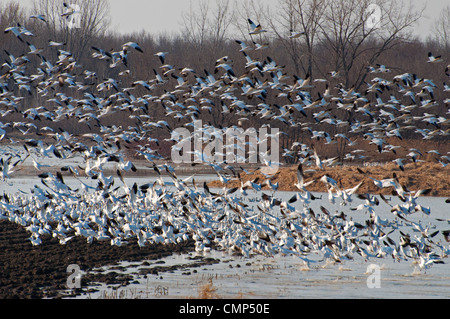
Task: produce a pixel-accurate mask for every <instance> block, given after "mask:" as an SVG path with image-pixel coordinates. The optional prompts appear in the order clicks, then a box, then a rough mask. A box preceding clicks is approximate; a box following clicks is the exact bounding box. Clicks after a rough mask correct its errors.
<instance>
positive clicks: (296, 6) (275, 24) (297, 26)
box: [267, 0, 325, 76]
mask: <svg viewBox="0 0 450 319" xmlns="http://www.w3.org/2000/svg"><path fill="white" fill-rule="evenodd" d="M279 4H280V10H279V15H273V14H269V15H268V16H267V19H268V21H269V25H270V27H271V28H272V30H273V31H274V33H275V35H276V40H277V41H278V42H279V43H281V44H282V45H283V47H284V48H285V49H286V51H287V53H288V54H289V56H290V59H291V61H292V63H293V65H294V70H295V72H296V73H299V72H300V70H302V71H303V72H304V73H306V74H309V75H310V76H312V73H313V65H314V63H315V62H314V47H315V44H316V40H317V39H318V31H319V25H320V22H321V18H322V16H323V13H324V9H325V3H324V0H280V2H279Z"/></svg>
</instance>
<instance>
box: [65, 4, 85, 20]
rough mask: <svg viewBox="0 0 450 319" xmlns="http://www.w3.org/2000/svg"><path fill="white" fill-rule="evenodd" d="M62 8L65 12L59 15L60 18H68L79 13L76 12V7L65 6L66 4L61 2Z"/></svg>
mask: <svg viewBox="0 0 450 319" xmlns="http://www.w3.org/2000/svg"><path fill="white" fill-rule="evenodd" d="M63 6H64V8H65V10H64V12H63V13H62V14H61V17H66V18H69V17H70V16H71V15H73V14H75V13H81V12H80V11H77V10H76V7H75V6H74V5H72V4H67V3H66V2H63Z"/></svg>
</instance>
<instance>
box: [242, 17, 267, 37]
mask: <svg viewBox="0 0 450 319" xmlns="http://www.w3.org/2000/svg"><path fill="white" fill-rule="evenodd" d="M247 21H248V23H249V25H250V29H251V31H250V32H249V33H248V34H250V35H256V34H260V33H264V32H267V30H264V29H263V28H262V27H261V24H258V25H256V24H255V23H254V22H253V21H252V20H251V19H247Z"/></svg>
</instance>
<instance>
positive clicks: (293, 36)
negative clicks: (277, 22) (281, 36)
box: [289, 29, 305, 39]
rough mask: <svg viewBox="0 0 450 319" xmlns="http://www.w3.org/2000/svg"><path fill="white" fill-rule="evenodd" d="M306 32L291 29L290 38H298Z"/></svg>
mask: <svg viewBox="0 0 450 319" xmlns="http://www.w3.org/2000/svg"><path fill="white" fill-rule="evenodd" d="M304 34H305V31H301V32H297V31H294V30H292V29H291V30H290V35H289V39H297V38H300V37H301V36H302V35H304Z"/></svg>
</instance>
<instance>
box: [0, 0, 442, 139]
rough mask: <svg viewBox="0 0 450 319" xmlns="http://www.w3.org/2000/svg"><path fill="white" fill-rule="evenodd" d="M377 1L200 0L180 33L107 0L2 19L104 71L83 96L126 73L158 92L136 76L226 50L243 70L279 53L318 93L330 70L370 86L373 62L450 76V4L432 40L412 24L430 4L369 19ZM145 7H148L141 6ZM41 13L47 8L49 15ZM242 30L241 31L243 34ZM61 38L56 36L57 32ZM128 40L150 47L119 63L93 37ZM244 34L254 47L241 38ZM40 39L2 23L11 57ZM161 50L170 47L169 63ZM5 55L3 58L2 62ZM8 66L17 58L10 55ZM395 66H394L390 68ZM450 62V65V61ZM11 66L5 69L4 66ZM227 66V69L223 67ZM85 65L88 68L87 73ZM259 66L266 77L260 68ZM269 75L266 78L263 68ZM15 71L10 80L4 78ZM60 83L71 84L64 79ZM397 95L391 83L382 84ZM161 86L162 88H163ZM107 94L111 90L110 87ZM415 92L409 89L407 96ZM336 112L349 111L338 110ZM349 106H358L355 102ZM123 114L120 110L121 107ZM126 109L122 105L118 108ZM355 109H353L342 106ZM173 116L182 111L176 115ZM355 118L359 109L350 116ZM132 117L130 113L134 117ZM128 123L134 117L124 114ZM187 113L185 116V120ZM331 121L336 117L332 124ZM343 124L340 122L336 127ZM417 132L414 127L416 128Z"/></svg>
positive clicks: (389, 75) (114, 42) (354, 84)
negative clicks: (114, 9) (128, 21)
mask: <svg viewBox="0 0 450 319" xmlns="http://www.w3.org/2000/svg"><path fill="white" fill-rule="evenodd" d="M372 2H373V1H369V0H342V1H333V0H280V1H278V4H277V5H276V6H272V7H266V6H264V5H262V4H261V3H260V2H258V1H248V0H247V1H230V0H225V1H218V0H216V1H205V0H203V1H200V2H199V3H198V5H194V4H192V3H191V7H190V9H189V10H188V11H187V12H185V13H184V14H183V15H182V17H181V19H179V22H177V19H174V18H173V17H171V18H170V19H173V20H174V23H179V24H180V31H179V32H178V33H161V34H155V33H153V32H152V30H142V31H139V32H135V33H132V34H122V33H120V32H119V31H120V30H114V29H113V28H112V26H113V25H114V22H113V21H111V17H110V12H109V4H108V1H107V0H89V1H88V0H78V1H72V3H77V4H78V5H79V6H80V8H81V23H80V26H79V27H77V28H69V27H68V25H67V21H65V19H64V17H61V13H62V12H63V11H64V8H63V5H62V1H57V0H35V1H34V5H33V7H32V9H31V11H30V10H28V9H25V8H24V7H22V6H21V5H20V2H19V1H16V2H7V3H4V2H3V3H2V4H0V14H1V20H0V27H1V29H2V30H5V29H6V28H7V27H9V26H15V25H17V24H18V23H19V24H20V25H22V26H26V28H27V29H28V30H32V32H33V34H34V36H32V37H27V38H26V40H27V41H29V42H30V43H32V44H33V45H34V46H35V47H36V48H37V49H38V50H41V52H40V55H41V56H44V57H46V59H47V60H48V61H52V60H55V59H57V53H56V52H57V51H56V50H55V48H56V49H57V50H65V51H68V52H70V53H71V54H72V56H73V57H74V58H75V60H76V61H77V62H78V64H79V65H81V66H82V67H80V72H81V71H82V70H91V71H92V72H95V77H92V78H88V75H86V74H84V75H83V77H84V80H85V82H86V83H89V84H90V85H88V86H87V87H86V88H85V90H77V91H74V89H71V88H70V87H67V88H65V90H67V92H68V93H70V94H71V95H72V96H76V97H78V98H82V97H83V95H84V94H86V93H92V92H94V91H95V92H96V94H103V95H105V96H106V95H107V94H108V92H107V91H103V92H97V91H96V90H95V88H96V87H97V85H98V84H100V83H101V82H103V81H105V79H110V78H114V79H117V80H118V81H119V83H120V85H121V87H122V88H126V87H130V88H133V90H135V91H136V92H138V93H139V94H141V95H143V94H153V93H152V92H148V91H147V89H146V88H145V87H142V86H139V85H136V83H135V82H136V81H137V80H144V81H148V80H150V79H151V78H154V77H155V74H156V73H158V74H163V72H164V69H163V66H164V65H163V64H165V65H166V68H174V69H175V70H177V73H179V72H181V70H183V69H184V68H188V69H192V70H194V72H195V73H194V74H196V75H198V76H205V74H206V72H210V73H211V74H216V73H219V72H220V74H222V73H223V72H224V70H222V69H218V68H216V67H217V65H218V62H217V61H218V60H219V59H220V58H223V57H226V61H227V63H228V64H230V65H232V66H233V70H234V72H235V73H237V74H239V75H241V74H245V73H246V62H247V61H246V57H245V55H248V56H250V57H251V58H252V59H258V60H260V61H261V62H263V61H264V63H269V62H270V61H275V62H276V63H277V64H278V65H281V66H283V70H284V71H285V72H286V73H287V74H285V76H286V77H290V78H291V79H292V82H294V81H295V80H296V78H306V77H309V78H310V79H311V82H312V83H314V87H313V88H311V89H309V91H310V93H311V96H312V98H313V99H316V98H319V97H320V95H319V92H324V91H325V84H324V82H321V81H320V80H321V79H326V80H327V83H328V84H327V85H329V86H330V89H332V90H338V89H339V88H345V89H350V88H354V89H355V90H356V91H358V92H361V93H364V92H365V91H366V90H367V89H368V88H369V86H370V84H372V83H371V79H372V78H373V74H371V70H373V68H376V67H377V66H378V65H384V66H385V67H386V69H387V71H386V72H383V73H379V74H377V76H380V77H382V78H383V79H386V80H389V81H391V80H392V79H393V77H394V76H395V75H397V74H401V73H405V72H409V73H413V74H417V76H418V77H421V78H429V79H433V81H434V82H435V83H439V84H442V83H443V82H445V81H448V76H447V75H446V74H445V72H444V69H445V67H444V68H442V67H430V65H429V64H427V63H426V61H427V59H428V52H433V53H434V54H435V55H441V56H442V57H447V61H448V57H450V38H449V31H448V30H449V23H450V22H449V21H450V6H447V7H446V10H444V11H443V12H442V13H441V14H440V15H439V18H438V19H437V20H436V22H435V25H434V31H433V33H432V34H431V35H429V36H428V37H427V38H426V40H421V39H419V38H416V37H415V36H414V35H413V33H412V31H413V28H414V27H415V26H416V24H417V23H418V21H419V19H420V18H421V17H422V15H423V9H424V8H422V7H421V8H417V7H413V6H412V4H411V2H409V1H406V0H395V1H391V0H381V1H377V4H378V5H379V7H380V8H381V16H380V17H379V18H380V20H379V23H377V24H376V26H375V27H374V26H373V24H370V23H368V21H369V18H371V14H370V13H371V12H369V11H368V10H367V8H368V7H369V5H370V4H371V3H372ZM424 3H425V2H424ZM136 10H139V8H136ZM39 17H41V18H43V19H40V18H39ZM248 19H251V20H252V21H254V22H255V23H258V24H261V26H262V27H263V28H264V29H265V30H266V31H267V32H263V33H259V34H253V35H252V34H249V31H250V30H249V23H248ZM236 40H238V41H236ZM50 41H52V42H50ZM128 41H134V42H137V43H138V44H139V46H140V47H141V48H142V50H143V53H142V54H132V55H130V56H129V58H128V61H127V63H126V64H121V65H120V66H119V67H112V66H111V63H112V62H111V61H109V60H108V59H104V60H102V59H94V58H93V57H92V54H95V53H98V51H95V49H93V47H95V48H98V49H102V50H104V51H105V52H109V53H112V52H117V51H119V50H121V49H122V45H123V44H124V43H126V42H128ZM239 41H242V43H244V44H245V45H246V46H247V47H248V49H245V50H244V49H243V47H242V46H241V45H240V44H239V43H238V42H239ZM30 43H26V41H17V39H16V38H15V37H14V36H11V35H10V34H5V33H4V32H1V33H0V44H1V52H0V59H1V61H8V56H7V53H11V54H13V55H14V56H15V57H19V56H21V55H23V54H26V53H27V52H29V51H30V47H29V45H30ZM157 52H167V54H166V56H165V60H164V63H163V64H162V63H161V60H160V59H159V57H158V56H156V55H155V53H157ZM2 63H3V62H2ZM27 63H29V64H30V65H31V67H29V69H31V70H35V69H36V68H38V67H39V64H41V63H43V60H42V59H40V58H39V56H38V55H35V56H33V58H32V59H31V58H30V59H29V61H27ZM3 68H7V66H5V65H3V66H2V69H3ZM388 71H390V72H388ZM447 72H449V71H447ZM3 73H4V70H2V72H1V74H3ZM220 74H218V76H219V75H220ZM80 75H81V74H80ZM250 76H252V77H255V78H257V77H258V74H257V73H252V74H251V75H250ZM166 80H167V86H164V85H163V86H159V87H158V90H159V91H158V92H155V93H157V94H158V95H161V94H163V93H164V92H165V90H166V89H169V88H173V87H174V84H175V85H176V79H175V78H172V77H170V76H167V78H166ZM260 80H261V81H264V80H266V79H265V78H263V77H261V79H260ZM314 80H317V82H313V81H314ZM2 81H5V80H2ZM58 91H61V89H59V90H58ZM14 94H15V95H16V96H22V97H23V98H24V103H22V107H24V108H27V107H39V106H44V107H47V106H48V104H49V102H48V100H50V99H51V98H52V97H53V96H52V90H51V89H50V90H49V93H48V95H44V96H43V95H42V94H33V93H31V94H29V92H26V91H21V90H19V88H17V89H16V92H14ZM379 94H380V95H381V96H386V97H388V98H389V95H390V92H389V88H387V89H386V90H384V91H383V92H380V93H379ZM155 95H156V94H155ZM101 97H102V98H103V97H104V96H101ZM274 98H275V95H274V94H273V95H269V96H267V97H266V98H265V99H264V101H263V100H258V98H257V97H256V98H253V99H249V100H248V102H249V103H254V104H258V103H262V102H264V103H267V104H271V103H274V102H273V101H274V100H273V99H274ZM433 98H434V99H435V100H436V101H438V102H442V101H443V100H444V99H445V97H444V95H443V93H442V91H441V90H439V92H436V93H435V96H434V97H433ZM405 99H407V97H405ZM213 102H216V104H215V105H216V109H212V110H210V111H209V112H205V113H202V119H204V121H205V122H210V123H211V124H213V125H215V126H219V125H223V126H227V125H230V124H231V123H234V122H235V121H234V120H233V121H232V119H235V118H234V117H233V114H224V113H223V112H221V111H222V108H221V106H220V100H219V99H216V100H215V101H213ZM447 109H448V106H447V105H446V104H445V103H441V106H439V107H438V108H436V109H435V111H436V115H442V114H445V112H447ZM329 111H331V112H345V111H342V110H337V109H334V110H333V105H331V106H330V110H329ZM148 113H149V116H151V118H153V119H158V118H163V117H164V108H163V107H162V106H161V105H159V104H158V105H157V104H155V105H149V110H148ZM348 114H349V115H348V116H354V115H353V114H351V113H350V112H349V113H348ZM116 115H117V114H116ZM116 115H112V116H111V118H104V119H103V121H104V122H106V123H108V124H111V125H113V124H115V125H117V124H118V123H122V122H121V121H123V119H122V118H116V117H114V116H116ZM117 116H118V115H117ZM340 118H345V116H340ZM167 120H168V121H171V122H170V123H169V124H171V125H172V127H174V126H175V127H176V125H177V123H172V122H173V121H176V119H167ZM349 120H351V119H349ZM69 121H70V120H68V122H67V123H66V125H67V128H66V129H69V130H71V132H73V133H81V132H82V131H85V130H87V128H81V127H80V126H79V125H78V123H77V122H76V121H72V123H69ZM127 121H130V119H127ZM261 121H262V120H261V119H260V118H254V119H250V120H249V125H254V126H256V125H261V124H263V123H262V122H261ZM122 124H123V125H124V127H126V123H122ZM181 124H182V123H179V125H181ZM274 125H276V126H279V127H280V129H281V130H282V131H285V132H290V133H292V134H290V137H291V138H292V139H295V138H299V137H300V135H301V134H303V132H302V130H301V129H298V128H290V127H289V126H287V125H285V124H283V123H282V122H279V123H278V122H277V123H275V124H274ZM323 125H326V124H323ZM336 133H339V132H336ZM411 137H413V136H407V137H406V138H411Z"/></svg>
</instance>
